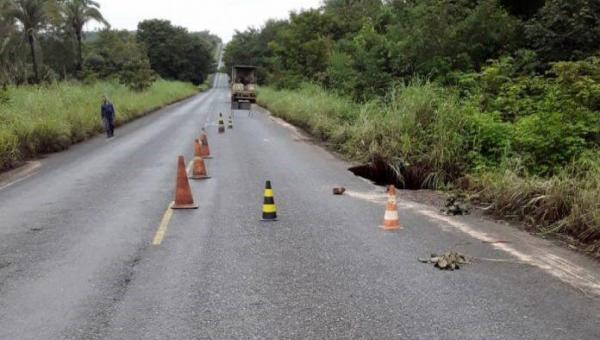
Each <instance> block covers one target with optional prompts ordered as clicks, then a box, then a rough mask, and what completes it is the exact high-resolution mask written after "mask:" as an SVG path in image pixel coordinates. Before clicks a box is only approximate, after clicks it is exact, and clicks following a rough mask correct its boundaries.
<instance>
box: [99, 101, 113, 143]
mask: <svg viewBox="0 0 600 340" xmlns="http://www.w3.org/2000/svg"><path fill="white" fill-rule="evenodd" d="M100 112H101V114H102V122H103V123H104V129H105V130H106V137H107V138H111V137H113V136H114V134H115V107H114V106H113V104H112V103H111V102H109V101H108V98H106V96H102V106H101V109H100Z"/></svg>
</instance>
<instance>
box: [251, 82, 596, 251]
mask: <svg viewBox="0 0 600 340" xmlns="http://www.w3.org/2000/svg"><path fill="white" fill-rule="evenodd" d="M258 103H259V104H260V105H261V106H263V107H266V108H268V109H269V110H270V111H271V112H272V113H273V114H275V115H277V116H279V117H281V118H283V119H285V120H287V121H289V122H290V123H292V124H295V125H297V126H299V127H301V128H303V129H305V130H306V131H308V132H309V133H311V134H312V135H314V136H316V137H318V138H320V139H321V140H323V141H325V142H327V143H328V145H330V146H331V147H332V148H334V149H335V150H337V151H339V152H341V154H342V155H344V156H345V157H347V158H348V159H350V160H353V161H358V162H370V163H377V162H383V163H384V164H385V165H386V167H387V168H388V169H391V170H392V171H391V173H392V174H393V176H395V177H396V180H397V182H399V183H404V184H405V186H406V187H410V188H432V189H449V188H460V189H462V190H466V191H469V192H470V193H471V195H473V196H474V197H477V198H478V199H479V200H480V201H481V203H484V204H486V205H487V207H488V209H487V211H488V212H490V213H491V214H494V215H496V216H500V217H503V218H509V219H516V220H520V221H523V222H525V223H526V224H527V225H528V226H531V227H532V228H533V229H534V230H536V231H537V232H540V233H543V234H554V233H563V234H567V235H570V236H572V237H574V238H576V239H577V240H579V241H582V242H585V243H586V244H589V245H590V250H591V251H596V252H599V253H600V161H599V159H600V152H598V151H597V150H595V151H594V150H590V153H589V154H588V156H586V157H582V158H581V159H579V160H577V161H575V162H573V164H571V165H570V166H568V167H565V169H564V171H562V172H560V173H559V174H557V175H555V176H552V177H548V178H542V177H536V176H531V175H528V174H527V172H526V171H524V170H522V169H520V168H519V167H518V166H515V165H514V164H518V163H519V159H518V157H516V156H510V157H508V158H505V159H504V161H503V162H502V163H500V164H496V163H490V164H491V165H490V164H487V163H485V164H484V166H480V165H481V164H482V161H481V160H482V159H485V157H484V156H482V154H483V151H482V150H485V152H486V153H487V155H488V158H490V159H492V158H494V157H496V156H498V155H501V154H503V153H504V146H503V144H502V143H504V140H505V139H506V137H505V136H506V135H507V133H508V132H509V130H510V125H507V124H505V123H499V122H498V121H497V120H495V119H494V117H492V116H490V115H488V114H485V113H481V112H479V111H478V110H477V109H476V108H474V107H472V106H470V105H469V103H468V102H467V101H461V100H460V99H459V97H458V96H457V95H456V94H455V93H453V92H452V91H451V90H449V89H445V88H442V87H439V86H436V85H433V84H430V83H427V82H419V81H417V82H415V83H414V84H412V85H408V86H401V87H398V88H396V89H394V90H393V91H391V92H390V94H389V95H388V96H387V97H386V98H382V99H377V100H374V101H371V102H368V103H364V104H357V103H355V102H354V101H352V100H351V99H349V98H345V97H341V96H337V95H335V94H332V93H329V92H327V91H326V90H323V89H322V88H319V87H318V86H314V85H306V84H305V85H303V86H302V87H301V88H300V89H298V90H275V89H273V88H269V87H263V88H261V89H260V91H259V96H258ZM496 140H499V141H501V143H500V142H497V141H496ZM489 155H494V157H491V156H489Z"/></svg>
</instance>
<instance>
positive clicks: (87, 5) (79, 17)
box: [63, 0, 108, 71]
mask: <svg viewBox="0 0 600 340" xmlns="http://www.w3.org/2000/svg"><path fill="white" fill-rule="evenodd" d="M63 16H64V20H65V21H66V23H67V25H69V26H70V28H71V29H72V30H73V34H75V38H76V39H77V70H78V71H81V69H82V66H83V51H82V49H83V42H82V41H83V26H84V25H85V24H86V23H87V22H88V21H91V20H95V21H97V22H100V23H102V24H104V25H105V26H107V27H108V22H107V21H106V20H105V19H104V17H103V16H102V13H100V4H99V3H98V2H96V1H93V0H66V1H65V2H64V5H63Z"/></svg>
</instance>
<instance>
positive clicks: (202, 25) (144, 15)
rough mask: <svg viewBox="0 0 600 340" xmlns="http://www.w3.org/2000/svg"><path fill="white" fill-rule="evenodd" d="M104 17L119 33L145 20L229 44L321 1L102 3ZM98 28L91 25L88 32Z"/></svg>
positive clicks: (110, 0)
mask: <svg viewBox="0 0 600 340" xmlns="http://www.w3.org/2000/svg"><path fill="white" fill-rule="evenodd" d="M99 3H100V6H101V8H100V10H101V11H102V14H103V15H104V17H105V18H106V19H107V20H108V22H110V24H111V26H112V27H113V28H116V29H127V30H135V29H136V27H137V24H138V22H139V21H141V20H144V19H155V18H158V19H167V20H170V21H171V22H172V23H174V24H175V25H178V26H183V27H186V28H187V29H188V30H189V31H203V30H209V31H211V32H212V33H214V34H216V35H218V36H219V37H221V39H223V41H224V42H227V41H229V40H230V39H231V37H232V36H233V33H234V30H236V29H237V30H240V31H243V30H245V29H246V28H248V27H250V26H254V27H259V26H261V25H262V24H263V23H264V22H265V21H266V20H267V19H270V18H286V17H287V16H288V13H289V12H290V11H292V10H299V9H308V8H316V7H319V5H320V4H321V0H99ZM96 26H97V25H95V24H89V25H88V26H87V29H94V28H95V27H96Z"/></svg>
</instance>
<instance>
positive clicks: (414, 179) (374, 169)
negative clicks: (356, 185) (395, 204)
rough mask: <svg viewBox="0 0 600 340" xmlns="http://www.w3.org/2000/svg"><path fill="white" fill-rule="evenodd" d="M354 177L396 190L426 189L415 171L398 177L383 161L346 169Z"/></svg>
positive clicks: (409, 171) (406, 172)
mask: <svg viewBox="0 0 600 340" xmlns="http://www.w3.org/2000/svg"><path fill="white" fill-rule="evenodd" d="M348 170H349V171H350V172H352V173H353V174H354V175H356V176H359V177H363V178H365V179H368V180H370V181H372V182H373V183H375V184H376V185H381V186H385V185H390V184H393V185H395V186H396V188H398V189H407V190H419V189H427V187H426V186H424V185H423V183H424V180H423V175H422V174H421V173H419V172H418V171H415V169H409V170H404V171H403V172H402V173H401V177H399V176H398V174H397V173H396V171H394V170H393V169H392V168H391V167H390V166H389V165H388V164H387V163H386V162H385V161H383V160H382V159H376V160H374V161H373V162H371V163H369V164H365V165H360V166H355V167H352V168H350V169H348Z"/></svg>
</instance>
